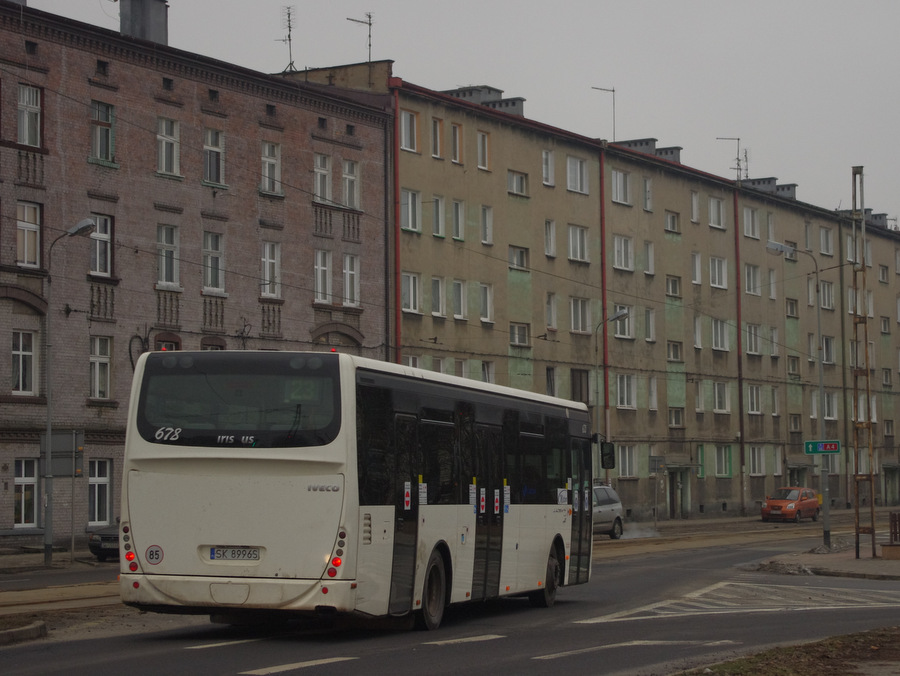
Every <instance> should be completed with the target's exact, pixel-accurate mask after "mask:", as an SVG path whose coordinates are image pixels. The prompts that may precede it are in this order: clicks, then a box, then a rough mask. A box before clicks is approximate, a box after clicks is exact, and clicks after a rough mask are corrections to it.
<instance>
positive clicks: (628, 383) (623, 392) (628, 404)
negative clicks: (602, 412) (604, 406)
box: [616, 373, 637, 408]
mask: <svg viewBox="0 0 900 676" xmlns="http://www.w3.org/2000/svg"><path fill="white" fill-rule="evenodd" d="M634 381H635V375H634V374H633V373H619V374H617V375H616V406H617V407H618V408H637V403H636V396H635V382H634Z"/></svg>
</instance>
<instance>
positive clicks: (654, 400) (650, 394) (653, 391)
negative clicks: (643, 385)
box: [647, 376, 659, 411]
mask: <svg viewBox="0 0 900 676" xmlns="http://www.w3.org/2000/svg"><path fill="white" fill-rule="evenodd" d="M647 408H648V409H649V410H651V411H656V410H658V409H659V397H658V393H657V387H656V376H650V377H649V378H648V379H647Z"/></svg>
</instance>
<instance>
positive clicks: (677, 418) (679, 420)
mask: <svg viewBox="0 0 900 676" xmlns="http://www.w3.org/2000/svg"><path fill="white" fill-rule="evenodd" d="M668 424H669V427H678V428H681V427H684V408H683V407H681V406H670V407H669V420H668Z"/></svg>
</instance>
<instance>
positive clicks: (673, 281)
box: [666, 275, 681, 298]
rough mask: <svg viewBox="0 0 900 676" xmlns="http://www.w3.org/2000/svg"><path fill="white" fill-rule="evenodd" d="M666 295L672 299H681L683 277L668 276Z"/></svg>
mask: <svg viewBox="0 0 900 676" xmlns="http://www.w3.org/2000/svg"><path fill="white" fill-rule="evenodd" d="M666 295H667V296H670V297H672V298H681V277H678V276H676V275H666Z"/></svg>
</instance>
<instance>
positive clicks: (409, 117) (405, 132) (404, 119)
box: [400, 110, 418, 152]
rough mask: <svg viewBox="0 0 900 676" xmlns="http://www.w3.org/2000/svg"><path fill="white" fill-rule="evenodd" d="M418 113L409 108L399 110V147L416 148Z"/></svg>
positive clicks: (415, 149) (412, 149) (402, 148)
mask: <svg viewBox="0 0 900 676" xmlns="http://www.w3.org/2000/svg"><path fill="white" fill-rule="evenodd" d="M417 126H418V115H417V114H416V113H414V112H412V111H410V110H401V111H400V149H401V150H411V151H413V152H416V151H417V150H418V143H417V133H418V131H417V129H416V127H417Z"/></svg>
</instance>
